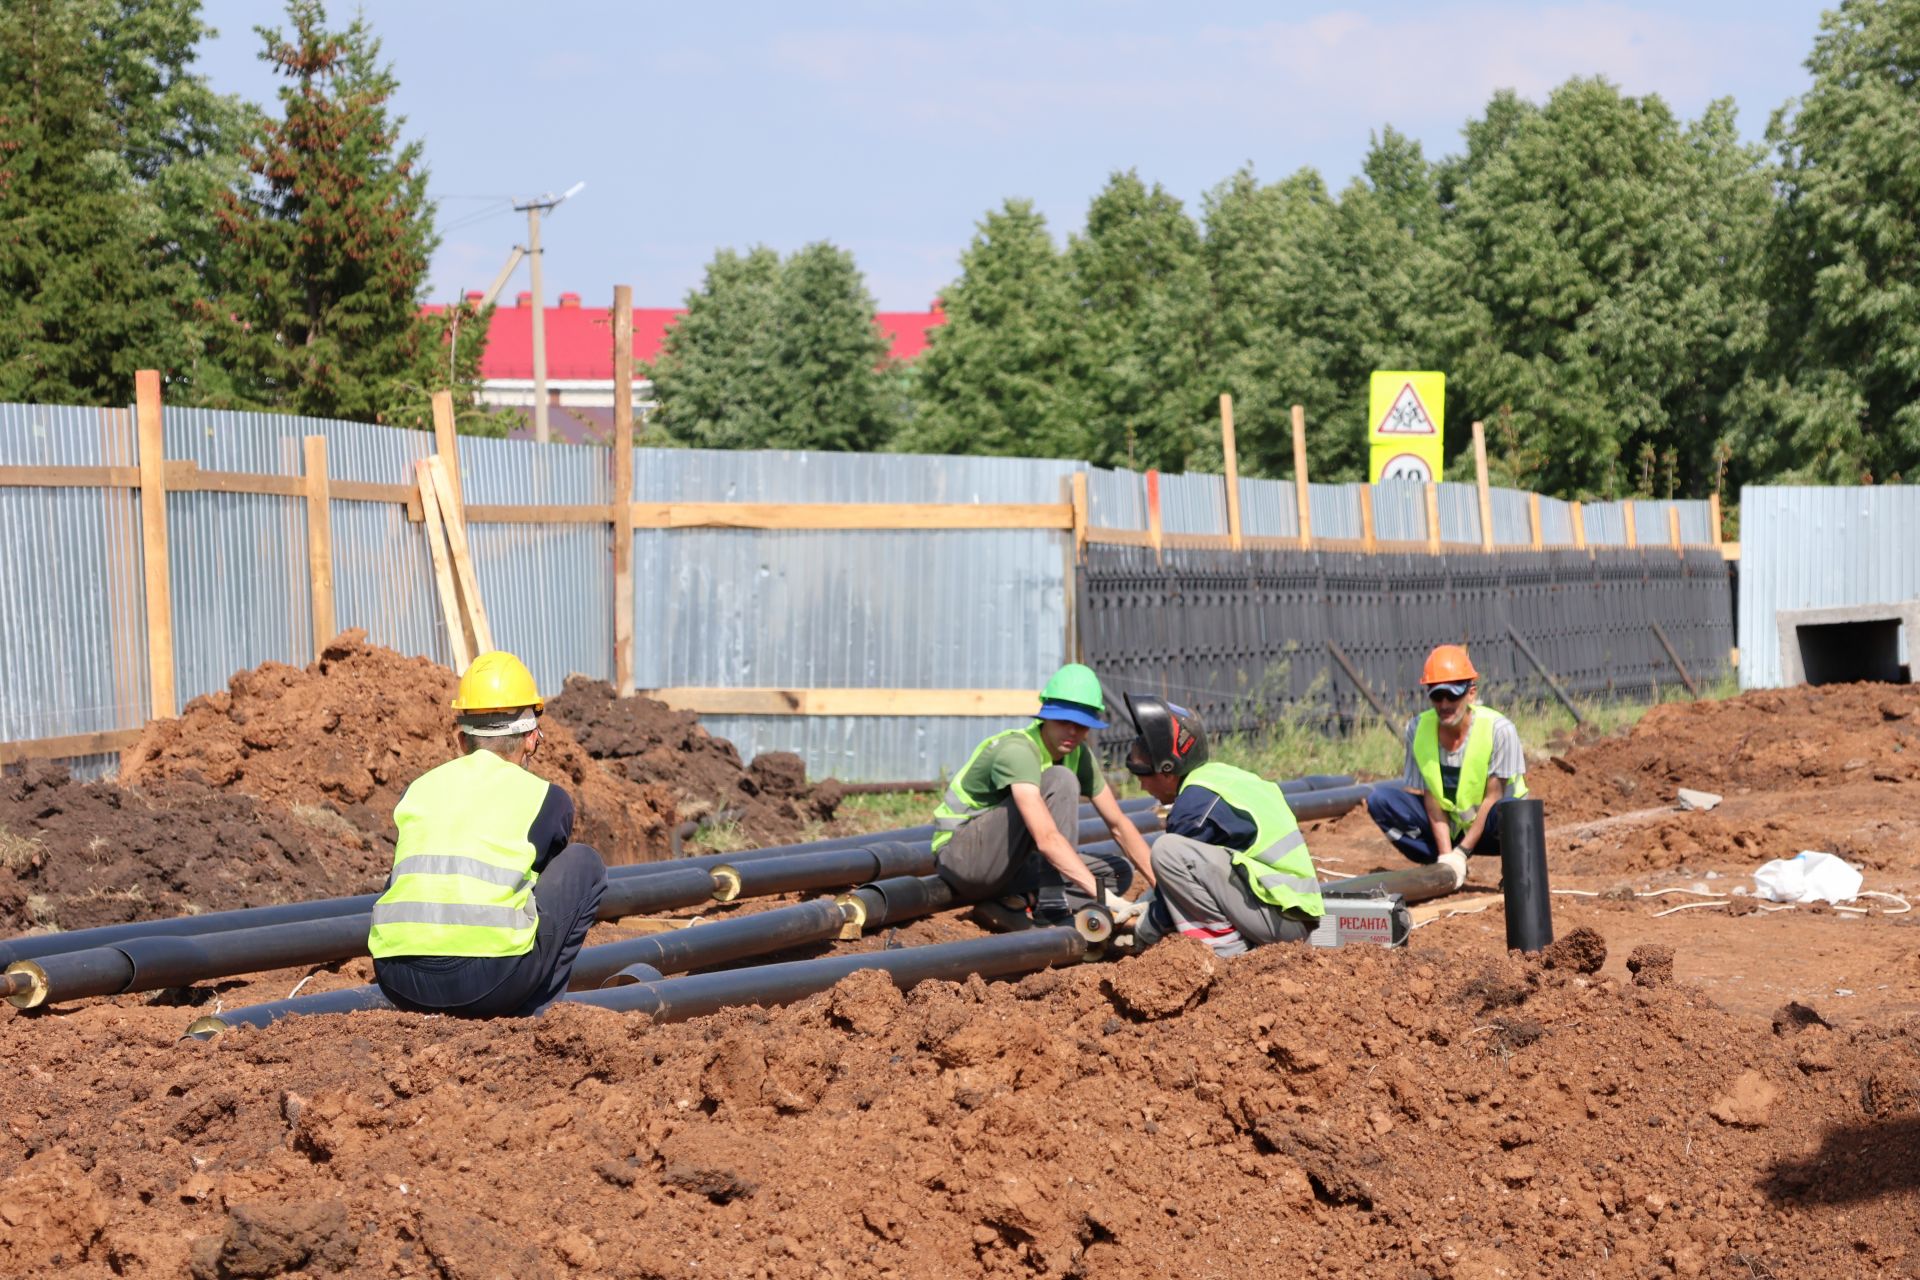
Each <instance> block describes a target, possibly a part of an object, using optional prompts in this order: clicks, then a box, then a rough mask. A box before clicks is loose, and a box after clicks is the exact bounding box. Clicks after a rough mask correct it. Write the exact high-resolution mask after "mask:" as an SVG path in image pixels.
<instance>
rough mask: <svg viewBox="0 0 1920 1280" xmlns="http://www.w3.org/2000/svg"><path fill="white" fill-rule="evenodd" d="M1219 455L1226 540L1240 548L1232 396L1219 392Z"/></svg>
mask: <svg viewBox="0 0 1920 1280" xmlns="http://www.w3.org/2000/svg"><path fill="white" fill-rule="evenodd" d="M1220 457H1221V460H1222V461H1223V462H1224V463H1225V464H1226V471H1227V542H1228V545H1230V546H1231V547H1232V548H1233V549H1234V550H1235V551H1238V550H1240V548H1241V546H1242V545H1243V544H1242V543H1241V539H1240V451H1239V449H1238V448H1237V447H1236V446H1235V444H1234V439H1233V397H1232V396H1230V395H1228V394H1227V393H1226V392H1224V391H1223V392H1221V393H1220Z"/></svg>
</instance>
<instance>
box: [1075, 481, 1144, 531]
mask: <svg viewBox="0 0 1920 1280" xmlns="http://www.w3.org/2000/svg"><path fill="white" fill-rule="evenodd" d="M1087 523H1088V524H1090V525H1092V526H1093V527H1094V528H1096V529H1144V528H1146V527H1147V479H1146V477H1145V476H1142V475H1136V474H1135V473H1134V472H1131V471H1109V470H1108V469H1106V468H1105V467H1091V468H1089V469H1088V471H1087Z"/></svg>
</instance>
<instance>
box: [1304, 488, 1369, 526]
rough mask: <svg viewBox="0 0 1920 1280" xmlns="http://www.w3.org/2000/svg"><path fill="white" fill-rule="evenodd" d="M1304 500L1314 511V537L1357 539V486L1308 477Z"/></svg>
mask: <svg viewBox="0 0 1920 1280" xmlns="http://www.w3.org/2000/svg"><path fill="white" fill-rule="evenodd" d="M1307 502H1308V504H1309V505H1310V506H1311V508H1312V511H1313V536H1314V537H1316V538H1351V539H1355V540H1357V539H1359V537H1360V536H1361V532H1362V531H1361V528H1360V491H1359V486H1357V485H1351V484H1314V483H1312V482H1311V481H1309V482H1308V483H1307Z"/></svg>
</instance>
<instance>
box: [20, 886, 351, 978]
mask: <svg viewBox="0 0 1920 1280" xmlns="http://www.w3.org/2000/svg"><path fill="white" fill-rule="evenodd" d="M379 896H380V895H379V894H377V893H363V894H360V895H359V896H358V897H353V898H320V899H316V900H315V901H312V902H287V903H282V904H280V905H279V906H274V907H241V908H238V909H236V910H233V911H208V912H204V913H203V914H201V915H197V916H170V917H168V918H166V919H162V920H140V921H136V922H135V923H133V924H103V925H101V926H99V927H98V928H95V929H75V930H74V931H73V932H71V933H43V934H36V935H35V936H33V937H30V938H10V939H8V940H7V941H5V942H0V965H10V964H12V963H13V962H14V961H16V960H35V959H38V958H39V957H41V956H57V955H64V954H65V953H67V952H69V951H85V950H87V949H88V948H90V947H105V946H111V945H112V944H114V943H116V942H124V941H125V940H126V939H128V938H153V937H184V936H186V935H188V934H200V933H224V932H226V931H227V930H230V929H252V928H256V927H258V926H260V925H268V924H298V923H299V922H301V921H303V920H323V919H326V918H327V917H329V916H350V915H354V914H356V913H357V912H361V911H371V910H372V909H373V903H374V900H375V899H376V898H378V897H379Z"/></svg>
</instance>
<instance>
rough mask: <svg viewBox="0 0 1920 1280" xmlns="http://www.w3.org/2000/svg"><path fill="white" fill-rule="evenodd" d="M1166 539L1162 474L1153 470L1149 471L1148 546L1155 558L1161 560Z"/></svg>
mask: <svg viewBox="0 0 1920 1280" xmlns="http://www.w3.org/2000/svg"><path fill="white" fill-rule="evenodd" d="M1165 542H1166V539H1165V536H1164V534H1163V532H1162V530H1161V527H1160V473H1159V472H1158V471H1155V470H1153V469H1151V468H1149V469H1148V471H1147V545H1148V546H1150V547H1152V548H1153V558H1154V559H1155V560H1158V559H1160V548H1161V547H1162V546H1164V545H1165Z"/></svg>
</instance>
